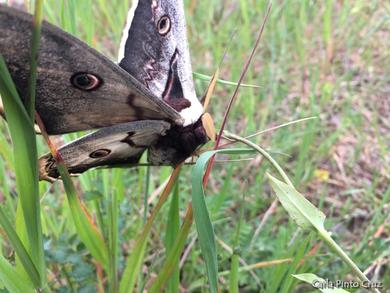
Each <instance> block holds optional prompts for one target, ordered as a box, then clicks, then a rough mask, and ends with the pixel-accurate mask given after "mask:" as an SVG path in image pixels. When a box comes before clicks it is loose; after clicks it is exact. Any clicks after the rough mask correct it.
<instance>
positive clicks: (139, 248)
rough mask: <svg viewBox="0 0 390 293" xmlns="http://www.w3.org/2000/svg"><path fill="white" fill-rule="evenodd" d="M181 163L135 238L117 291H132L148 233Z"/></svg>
mask: <svg viewBox="0 0 390 293" xmlns="http://www.w3.org/2000/svg"><path fill="white" fill-rule="evenodd" d="M180 168H181V165H179V166H178V167H176V169H175V170H174V172H173V173H172V175H171V177H170V178H169V181H168V184H167V186H166V187H165V189H164V191H163V193H162V194H161V196H160V199H159V201H158V203H157V205H156V206H155V208H154V209H153V211H152V213H151V215H150V217H149V219H148V221H147V222H146V225H145V227H144V229H143V230H142V232H141V235H140V236H139V237H138V238H137V242H136V244H135V246H134V248H133V250H132V252H131V255H130V256H129V257H128V258H127V261H126V267H125V270H124V272H123V276H122V280H121V281H120V286H119V292H121V293H127V292H134V287H135V282H136V279H137V276H138V274H139V273H140V269H141V264H142V260H143V258H144V254H145V249H146V245H147V239H148V235H149V233H150V230H151V228H152V224H153V222H154V220H155V218H156V216H157V214H158V212H159V211H160V209H161V207H162V206H163V204H164V203H165V201H166V200H167V198H168V195H169V193H170V192H171V189H172V186H173V184H174V182H175V180H176V179H177V177H178V176H179V173H180Z"/></svg>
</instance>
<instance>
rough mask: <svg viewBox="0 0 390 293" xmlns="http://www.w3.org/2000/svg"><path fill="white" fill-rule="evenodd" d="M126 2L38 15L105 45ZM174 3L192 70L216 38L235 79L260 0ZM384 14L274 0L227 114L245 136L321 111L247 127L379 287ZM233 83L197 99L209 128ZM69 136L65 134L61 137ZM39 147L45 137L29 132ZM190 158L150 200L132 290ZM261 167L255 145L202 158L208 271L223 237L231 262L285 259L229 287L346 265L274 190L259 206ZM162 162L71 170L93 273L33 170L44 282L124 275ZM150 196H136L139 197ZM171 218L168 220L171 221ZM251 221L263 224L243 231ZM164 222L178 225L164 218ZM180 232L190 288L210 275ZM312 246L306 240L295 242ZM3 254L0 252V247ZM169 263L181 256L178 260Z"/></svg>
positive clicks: (206, 62)
mask: <svg viewBox="0 0 390 293" xmlns="http://www.w3.org/2000/svg"><path fill="white" fill-rule="evenodd" d="M127 2H128V1H123V0H110V1H103V0H101V1H100V0H99V1H98V0H96V1H92V0H85V1H75V0H72V1H62V0H61V1H59V0H47V1H44V10H43V15H44V17H45V18H46V19H48V20H50V21H51V22H53V23H56V24H58V25H60V26H61V27H63V28H64V29H65V30H67V31H69V32H71V33H72V34H75V35H76V36H78V37H79V38H81V39H82V40H84V41H86V42H87V43H89V44H90V45H92V46H94V47H95V48H97V49H98V50H99V51H101V52H103V53H105V54H106V55H107V56H109V57H110V58H112V59H113V60H116V52H117V47H118V44H119V40H120V34H121V31H122V26H123V24H124V19H125V16H126V13H127V7H128V3H127ZM185 3H186V12H187V26H188V32H189V41H190V49H191V55H192V63H193V70H194V71H196V72H199V73H201V74H205V75H208V76H211V75H212V74H213V73H214V71H215V69H216V68H217V66H218V65H219V63H220V61H221V58H222V57H223V55H224V52H225V49H226V48H228V51H227V55H226V57H225V59H224V61H223V62H222V64H221V66H220V76H219V78H221V79H223V80H228V81H233V82H236V81H237V80H238V78H239V74H240V72H241V70H242V66H243V65H244V62H245V60H246V57H247V55H248V54H249V52H250V50H251V48H252V45H253V43H254V41H255V37H256V35H257V30H258V27H259V26H260V25H261V22H262V19H263V16H264V14H265V11H266V9H267V2H266V1H261V0H254V1H246V0H237V1H233V0H227V1H220V0H210V1H196V0H191V1H185ZM389 26H390V5H389V4H388V3H387V1H385V0H372V1H360V0H359V1H334V0H327V1H316V2H313V1H308V0H303V1H298V0H291V1H287V0H286V1H282V0H278V1H273V9H272V12H271V15H270V18H269V21H268V23H267V25H266V28H265V32H264V36H263V40H262V42H261V45H260V49H259V50H258V52H257V54H256V57H255V60H254V63H253V64H252V66H251V67H250V70H249V72H248V75H247V77H246V79H245V80H244V82H245V83H246V84H255V85H259V86H261V87H259V88H242V89H241V90H240V94H239V96H238V100H237V102H236V104H235V106H234V107H233V111H232V113H231V116H230V118H229V121H228V124H227V130H229V131H231V132H234V133H237V134H239V135H241V136H245V135H249V134H252V133H254V132H256V131H259V130H264V129H267V128H270V127H273V126H276V125H279V124H282V123H285V122H288V121H292V120H296V119H300V118H303V117H309V116H317V117H318V118H317V119H314V120H308V121H306V122H304V123H298V124H294V125H290V126H288V127H285V128H281V129H278V130H275V131H272V132H269V133H266V134H264V135H261V136H259V137H257V138H255V139H253V141H254V142H256V143H258V144H259V145H261V146H262V147H263V148H265V149H267V151H268V152H269V153H271V154H272V156H273V157H274V158H275V159H276V160H277V161H278V163H279V164H280V165H281V166H282V167H283V168H284V170H286V171H287V173H288V175H289V177H290V178H291V180H292V182H293V184H294V186H296V187H297V189H298V190H299V191H300V192H302V193H303V194H305V195H307V198H308V199H309V200H310V201H311V202H312V203H314V204H315V205H316V206H318V207H319V208H320V209H321V210H322V211H323V212H324V213H325V214H326V215H327V221H326V222H325V225H326V229H327V230H328V231H331V232H332V233H333V237H334V239H335V240H336V241H337V243H338V244H339V245H340V246H341V247H342V248H343V249H344V251H345V252H347V254H348V255H349V256H350V257H351V258H352V259H353V260H354V261H355V263H356V264H357V265H358V266H359V268H360V269H361V270H362V271H364V270H366V269H367V268H369V267H371V269H370V270H369V271H368V273H367V275H368V276H369V278H370V279H373V280H380V281H381V282H383V284H384V286H385V287H387V288H389V287H390V274H389V270H390V268H389V265H388V258H389V254H390V251H389V248H388V247H389V241H390V238H389V232H390V224H389V219H388V215H389V210H388V203H389V198H390V185H389V174H390V172H389V171H390V167H389V166H390V157H389V156H390V146H389V141H390V131H389V124H390V120H389V118H388V117H387V116H388V112H389V110H390V101H389V99H388V93H389V91H390V85H389V84H390V65H389V64H390V51H389V50H388V40H389V38H390V31H389ZM232 35H233V37H232ZM203 79H204V78H203ZM207 85H208V83H207V82H205V81H204V80H202V79H201V78H199V79H196V86H197V92H198V95H199V96H201V95H202V94H203V92H204V90H205V89H206V88H207ZM233 90H234V87H233V86H231V85H226V84H218V85H217V88H216V93H215V95H214V96H213V99H212V101H211V105H210V110H209V111H210V112H211V114H212V115H213V118H214V120H215V122H216V125H217V128H218V127H219V126H220V124H221V122H222V117H223V114H224V110H225V109H226V106H227V104H228V101H229V98H230V97H231V95H232V93H233ZM0 130H1V132H0V157H1V159H0V196H1V200H2V210H3V211H4V213H5V214H6V215H7V216H8V219H9V221H10V222H11V223H14V222H15V217H17V216H16V214H17V212H16V206H17V205H18V197H17V196H16V194H17V193H18V189H17V187H16V186H17V185H16V181H15V176H14V174H15V168H16V167H15V164H14V161H13V158H12V156H13V154H12V148H11V146H10V135H9V133H8V130H7V126H6V123H5V122H3V121H0ZM74 137H75V135H73V134H72V135H67V136H66V137H65V140H68V139H71V138H74ZM38 152H39V153H40V154H42V153H44V152H47V148H45V144H44V143H43V140H41V139H40V138H38ZM234 158H237V157H234ZM219 159H220V160H222V159H226V157H222V156H221V157H219ZM192 170H193V166H185V167H183V168H182V171H181V175H180V178H179V185H178V186H179V187H178V188H179V190H178V192H177V195H178V198H177V195H176V197H171V200H173V202H172V203H171V205H169V204H165V205H163V206H162V208H161V210H160V212H159V213H158V214H157V216H156V219H155V221H154V223H153V225H152V226H151V227H150V229H151V230H150V234H149V238H147V242H146V244H147V245H146V246H145V257H144V263H143V267H142V270H141V271H142V273H140V274H137V275H136V276H134V281H136V282H138V286H137V290H138V292H141V291H142V289H143V288H150V286H151V282H152V280H155V279H156V278H157V277H158V276H159V275H160V274H162V273H161V270H162V269H165V268H166V267H167V262H166V260H167V259H166V256H167V255H168V254H173V253H174V252H172V250H170V249H169V248H170V247H171V248H172V247H173V246H174V239H173V237H174V236H176V235H177V233H180V231H179V228H180V227H177V223H176V221H177V216H179V217H180V219H181V222H182V221H183V218H184V213H185V210H186V207H187V205H188V203H189V201H190V199H191V171H192ZM266 171H270V164H269V163H267V162H266V161H264V160H261V159H259V158H257V157H256V158H255V159H254V160H252V161H251V162H250V163H248V162H247V161H243V162H224V163H217V164H215V166H214V169H213V171H212V175H211V178H210V180H209V185H208V188H207V189H206V194H207V197H206V204H207V206H208V208H209V213H210V218H211V221H212V223H213V225H214V232H215V234H216V237H217V241H216V251H217V257H218V258H217V261H218V270H219V272H223V271H230V269H231V267H232V265H231V257H232V251H231V250H229V249H228V248H229V247H230V248H231V249H234V248H236V247H237V246H239V247H240V249H239V255H238V256H239V264H240V266H244V264H246V265H249V264H260V263H265V262H271V261H274V260H282V259H289V260H288V262H285V263H283V264H278V265H275V264H273V265H268V266H263V267H262V268H260V269H251V270H250V271H245V272H239V273H238V283H239V286H240V292H253V291H263V292H291V291H295V292H302V291H305V290H306V291H309V290H310V287H309V286H308V285H304V284H303V283H302V282H300V281H298V280H296V279H295V278H293V277H292V274H301V273H313V274H316V275H317V276H320V277H322V278H328V279H330V280H337V279H342V280H351V279H353V277H352V275H351V270H350V269H349V267H348V266H346V265H344V264H343V263H342V262H341V261H340V259H339V258H338V257H337V256H336V255H335V254H333V253H332V251H331V250H330V249H329V248H328V247H327V246H326V245H325V244H324V243H322V242H321V240H320V239H319V238H317V237H315V236H314V235H312V234H308V233H307V232H304V231H301V230H300V229H298V228H297V226H296V224H295V223H294V222H293V221H292V220H290V219H289V216H288V214H287V213H286V212H285V210H284V209H283V208H281V207H280V205H279V206H278V207H277V208H276V209H275V210H272V211H269V210H268V209H269V207H270V205H271V203H272V202H273V201H274V199H275V196H274V194H273V192H272V191H271V188H270V186H269V184H268V183H267V179H266V176H265V172H266ZM170 174H171V169H170V168H168V167H163V168H151V174H150V177H148V176H147V170H146V169H145V168H139V169H115V170H104V171H102V170H92V171H89V172H87V173H85V174H83V175H82V176H80V177H79V178H76V179H74V183H75V187H76V191H77V193H78V194H79V195H81V196H82V198H83V199H84V202H85V204H86V206H87V208H88V211H89V212H90V213H91V215H92V217H93V219H94V220H95V222H96V225H97V227H98V229H99V230H100V231H101V232H102V235H103V237H104V240H105V243H106V246H107V252H108V263H109V266H110V269H109V270H107V271H106V277H107V281H106V283H104V284H101V282H102V279H100V278H98V277H97V275H99V274H97V271H99V266H97V265H96V262H95V259H94V258H93V257H92V256H91V253H90V251H89V249H88V247H87V246H86V245H85V244H83V242H82V240H81V238H80V237H79V236H78V233H77V229H76V228H75V226H74V224H73V221H72V217H71V210H70V209H69V207H68V205H67V203H66V195H65V192H64V189H63V186H62V184H60V183H55V184H54V185H53V186H51V185H50V184H48V183H46V182H41V183H40V184H39V194H40V196H41V210H42V211H43V212H42V213H41V222H42V231H43V237H44V239H43V240H44V242H43V244H44V248H45V262H46V267H47V269H46V280H47V282H48V288H51V290H53V291H54V290H60V289H61V290H65V288H73V291H77V290H79V291H81V290H82V289H83V290H86V291H84V292H89V291H94V290H96V289H95V288H96V284H98V283H99V282H100V284H101V285H102V286H104V287H105V288H107V290H111V291H112V292H115V291H116V290H117V289H118V288H119V287H120V278H119V277H120V276H119V277H118V272H119V275H120V274H121V273H122V272H123V271H124V269H125V266H126V260H127V259H128V257H129V255H132V252H133V250H134V247H135V241H136V240H137V239H139V237H138V235H139V234H140V233H141V231H142V229H143V228H144V226H145V223H146V220H147V219H146V218H145V217H144V214H146V213H147V214H148V215H149V214H150V211H151V209H152V208H153V207H155V206H156V203H157V198H152V197H150V196H151V195H152V194H153V191H154V190H155V189H156V188H157V187H159V186H160V184H162V183H163V182H164V181H165V180H166V179H167V178H168V177H169V175H170ZM145 194H146V195H147V196H145ZM244 194H245V197H244V196H243V195H244ZM243 198H244V199H243ZM149 199H150V200H151V203H150V205H149V206H148V205H147V204H145V202H147V200H149ZM177 200H178V202H175V201H177ZM178 207H179V211H177V208H178ZM241 210H242V212H241ZM267 211H268V213H267V215H268V216H267V217H266V218H264V215H265V214H266V212H267ZM167 219H172V221H175V223H171V222H170V223H167ZM240 221H241V222H240ZM238 222H240V223H241V224H240V228H239V230H240V231H239V232H237V225H238V224H237V223H238ZM260 224H261V229H260V230H259V232H258V233H256V234H255V233H254V232H255V231H256V230H257V229H258V227H259V225H260ZM167 227H172V229H173V230H175V231H171V230H169V231H167ZM381 229H383V231H382V230H381ZM166 231H167V232H166ZM378 231H382V232H381V233H379V232H378ZM170 233H172V234H170ZM188 233H189V234H188V238H187V241H186V246H185V248H184V250H185V251H186V254H185V255H186V258H185V260H183V261H182V262H180V263H181V264H182V266H181V275H180V284H181V286H182V287H183V288H185V289H186V290H188V291H192V292H199V291H200V290H201V291H207V286H208V282H207V280H206V279H205V278H204V277H205V276H206V275H207V270H206V267H205V265H204V260H203V257H202V255H201V245H199V242H198V240H197V233H196V229H195V225H193V226H192V228H191V230H189V231H188ZM237 233H239V234H238V236H237ZM180 235H182V234H180ZM237 237H238V240H237ZM1 238H2V240H3V241H1V248H2V252H3V256H4V258H7V259H8V261H10V262H11V263H12V264H13V263H14V258H13V254H12V251H13V248H12V247H13V246H12V244H11V241H10V240H9V239H8V237H7V236H6V234H5V233H4V232H3V230H2V231H1ZM237 242H238V244H237ZM180 244H181V243H178V246H180ZM167 245H168V247H167ZM142 247H143V246H142V245H140V251H141V253H142ZM313 249H314V251H313ZM309 251H311V252H312V253H310V254H309V255H307V254H308V252H309ZM235 252H236V253H235V254H234V256H235V260H234V262H235V263H236V261H237V251H235ZM172 259H173V258H172ZM303 259H304V260H305V261H304V262H302V260H303ZM386 259H387V263H386ZM34 261H35V260H34ZM2 263H4V267H6V263H5V262H4V260H3V259H2ZM173 263H174V262H173ZM113 264H117V266H113ZM173 266H174V268H177V263H174V264H173ZM168 267H169V266H168ZM17 268H18V267H17ZM40 269H42V268H40ZM9 271H12V268H9ZM163 271H164V273H165V272H166V271H165V270H163ZM239 271H240V270H239ZM175 280H177V275H176V279H175ZM174 284H177V283H175V281H171V282H170V283H169V285H168V288H169V292H177V291H175V290H177V289H178V288H177V285H176V286H175V285H174ZM4 285H6V284H4ZM219 286H221V289H223V290H228V289H229V275H223V276H220V277H219Z"/></svg>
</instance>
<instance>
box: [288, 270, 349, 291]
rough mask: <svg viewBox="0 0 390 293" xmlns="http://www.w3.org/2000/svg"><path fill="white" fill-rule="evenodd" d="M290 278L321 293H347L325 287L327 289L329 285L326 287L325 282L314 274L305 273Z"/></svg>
mask: <svg viewBox="0 0 390 293" xmlns="http://www.w3.org/2000/svg"><path fill="white" fill-rule="evenodd" d="M292 276H293V277H294V278H296V279H298V280H301V281H304V282H305V283H307V284H310V285H312V286H313V287H314V288H317V289H318V290H319V291H321V292H323V293H348V291H346V290H344V289H342V288H327V286H328V287H329V285H327V281H326V280H324V279H322V278H320V277H318V276H316V275H315V274H311V273H306V274H299V275H292Z"/></svg>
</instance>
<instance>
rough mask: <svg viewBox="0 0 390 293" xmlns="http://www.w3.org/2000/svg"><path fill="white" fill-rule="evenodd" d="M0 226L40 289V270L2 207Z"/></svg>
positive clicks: (32, 280) (0, 209) (33, 281)
mask: <svg viewBox="0 0 390 293" xmlns="http://www.w3.org/2000/svg"><path fill="white" fill-rule="evenodd" d="M0 224H1V226H2V227H3V229H4V231H5V233H6V234H7V236H8V239H9V240H10V241H11V243H12V246H13V248H14V249H15V252H16V253H17V255H18V257H19V259H20V262H21V263H22V265H23V267H24V270H25V271H26V273H27V274H28V276H29V277H30V280H31V282H32V283H33V284H34V286H35V287H39V286H40V276H39V272H38V269H37V268H36V266H35V264H34V262H33V260H32V259H31V257H30V255H29V254H28V252H27V250H26V248H25V247H24V245H23V243H22V241H21V240H20V238H19V236H18V234H16V231H15V229H14V228H13V227H12V225H11V223H10V222H9V220H8V218H7V216H6V215H5V213H4V211H3V209H2V208H1V207H0ZM19 275H21V274H19Z"/></svg>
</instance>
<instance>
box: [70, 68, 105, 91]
mask: <svg viewBox="0 0 390 293" xmlns="http://www.w3.org/2000/svg"><path fill="white" fill-rule="evenodd" d="M70 82H71V84H72V85H73V86H74V87H75V88H78V89H79V90H83V91H93V90H95V89H97V88H98V87H99V86H100V85H101V84H102V80H101V79H100V77H98V76H97V75H95V74H92V73H88V72H78V73H75V74H73V75H72V77H71V78H70Z"/></svg>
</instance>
